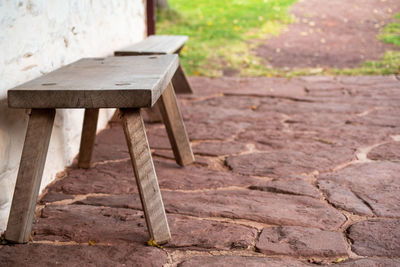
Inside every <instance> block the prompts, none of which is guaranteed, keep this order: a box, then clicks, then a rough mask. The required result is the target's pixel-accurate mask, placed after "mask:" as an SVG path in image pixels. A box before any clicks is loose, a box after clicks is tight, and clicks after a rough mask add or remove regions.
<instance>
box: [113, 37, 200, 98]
mask: <svg viewBox="0 0 400 267" xmlns="http://www.w3.org/2000/svg"><path fill="white" fill-rule="evenodd" d="M187 41H188V37H187V36H184V35H151V36H149V37H147V38H146V39H144V40H143V41H141V42H138V43H136V44H134V45H131V46H128V47H126V48H123V49H121V50H117V51H115V52H114V55H115V56H138V55H167V54H179V53H180V51H181V50H182V48H183V46H184V45H185V44H186V42H187ZM172 84H173V85H174V89H175V92H176V93H177V94H191V93H193V91H192V88H191V87H190V84H189V82H188V80H187V77H186V75H185V73H184V72H183V69H182V67H181V66H180V65H179V67H178V70H177V71H176V73H175V75H174V77H173V78H172Z"/></svg>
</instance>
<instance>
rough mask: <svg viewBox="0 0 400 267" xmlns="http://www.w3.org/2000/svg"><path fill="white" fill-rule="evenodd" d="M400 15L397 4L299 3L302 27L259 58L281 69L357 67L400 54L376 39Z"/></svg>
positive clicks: (369, 0)
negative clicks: (391, 54)
mask: <svg viewBox="0 0 400 267" xmlns="http://www.w3.org/2000/svg"><path fill="white" fill-rule="evenodd" d="M399 12H400V1H398V0H352V1H349V0H300V1H299V2H298V3H296V4H295V5H293V7H292V8H291V13H292V14H293V15H294V16H295V17H296V18H297V19H296V21H297V22H296V23H294V24H292V25H290V26H289V28H288V31H286V32H285V33H283V34H281V35H280V36H278V37H276V38H272V39H269V40H268V41H267V42H266V43H265V44H264V45H262V46H260V47H259V48H258V50H257V55H258V56H259V57H261V58H263V59H265V62H266V64H268V65H272V66H273V67H276V68H285V67H288V68H295V67H297V68H305V67H336V68H346V67H356V66H358V65H359V64H360V63H362V62H364V61H367V60H377V59H380V58H381V57H382V56H383V54H384V53H385V51H387V50H395V49H396V47H394V46H393V45H390V44H385V43H383V42H380V41H379V40H378V39H377V38H376V36H377V35H378V34H379V32H380V30H381V29H382V28H383V27H384V25H386V24H387V23H388V22H390V21H391V20H392V17H393V15H394V14H396V13H399ZM397 49H398V48H397Z"/></svg>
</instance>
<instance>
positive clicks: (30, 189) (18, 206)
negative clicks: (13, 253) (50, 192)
mask: <svg viewBox="0 0 400 267" xmlns="http://www.w3.org/2000/svg"><path fill="white" fill-rule="evenodd" d="M54 116H55V110H54V109H32V111H31V115H30V118H29V123H28V129H27V132H26V136H25V143H24V148H23V150H22V156H21V162H20V165H19V170H18V176H17V182H16V185H15V191H14V197H13V200H12V204H11V211H10V217H9V218H8V224H7V230H6V234H5V238H6V239H7V240H9V241H11V242H14V243H26V242H28V241H29V237H30V235H31V229H32V221H33V217H34V214H35V206H36V201H37V197H38V194H39V188H40V183H41V181H42V174H43V168H44V164H45V162H46V155H47V149H48V146H49V141H50V136H51V131H52V128H53V122H54Z"/></svg>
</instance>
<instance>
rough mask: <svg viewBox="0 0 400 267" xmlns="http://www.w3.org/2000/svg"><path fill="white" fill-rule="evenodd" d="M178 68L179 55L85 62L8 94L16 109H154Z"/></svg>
mask: <svg viewBox="0 0 400 267" xmlns="http://www.w3.org/2000/svg"><path fill="white" fill-rule="evenodd" d="M178 65H179V59H178V55H160V56H137V57H108V58H86V59H81V60H78V61H77V62H74V63H72V64H70V65H67V66H64V67H62V68H60V69H58V70H55V71H53V72H50V73H48V74H46V75H44V76H41V77H39V78H37V79H34V80H32V81H30V82H27V83H25V84H22V85H20V86H18V87H16V88H13V89H11V90H8V104H9V107H14V108H131V107H133V108H139V107H151V106H153V105H154V104H155V102H156V101H157V99H158V98H159V97H160V95H161V94H162V92H163V90H164V88H165V87H166V86H167V84H168V83H169V82H170V81H171V79H172V77H173V75H174V74H175V72H176V69H177V68H178Z"/></svg>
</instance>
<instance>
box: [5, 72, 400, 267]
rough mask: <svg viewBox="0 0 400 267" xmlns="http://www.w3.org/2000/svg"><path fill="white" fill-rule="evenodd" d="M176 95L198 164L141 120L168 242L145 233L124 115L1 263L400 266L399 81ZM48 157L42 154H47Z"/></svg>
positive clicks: (253, 85) (246, 86)
mask: <svg viewBox="0 0 400 267" xmlns="http://www.w3.org/2000/svg"><path fill="white" fill-rule="evenodd" d="M191 83H192V85H193V86H194V89H195V94H194V95H189V96H182V97H180V103H181V106H182V112H183V114H184V119H185V123H186V126H187V130H188V132H189V135H190V139H191V142H192V145H193V150H194V152H195V154H196V159H197V161H196V163H195V164H193V165H191V166H187V167H185V168H180V167H179V166H177V165H176V164H175V162H174V160H173V159H172V152H171V149H170V145H169V142H168V139H167V137H166V133H165V131H164V129H163V126H162V124H147V128H148V135H149V142H150V146H151V148H152V149H153V156H154V162H155V166H156V170H157V174H158V178H159V183H160V187H161V189H162V195H163V199H164V203H165V208H166V211H167V215H168V221H169V224H170V228H171V233H172V241H171V242H170V243H169V244H167V245H165V246H164V248H156V247H148V246H146V245H145V243H146V241H147V239H148V235H147V232H146V231H147V230H146V224H145V220H144V218H143V213H142V211H141V204H140V200H139V197H138V193H137V188H136V184H135V180H134V178H133V172H132V168H131V166H130V162H129V155H128V151H127V148H126V145H125V139H124V136H123V132H122V128H121V125H120V124H118V123H116V122H114V123H110V125H109V127H108V128H107V129H106V130H104V131H102V132H101V133H99V135H98V138H97V141H96V142H97V144H96V148H95V151H94V166H93V168H91V169H89V170H81V169H77V168H76V167H75V166H72V167H69V168H68V169H67V170H66V171H65V172H63V173H61V174H60V175H59V178H58V179H57V180H56V181H55V182H54V183H53V184H52V185H50V186H49V187H48V188H47V192H46V193H45V194H44V195H43V196H42V198H41V200H40V203H39V205H38V208H37V216H36V219H35V222H34V227H33V230H34V236H33V242H30V243H29V244H26V245H6V246H0V266H53V265H60V266H163V265H164V266H312V265H314V264H320V265H323V266H326V265H334V266H400V204H399V203H400V162H399V161H400V105H399V103H400V90H399V89H400V82H399V81H398V80H396V79H395V78H394V77H337V78H334V77H303V78H296V79H292V80H286V79H279V78H220V79H208V78H192V79H191ZM48 160H51V159H48Z"/></svg>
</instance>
